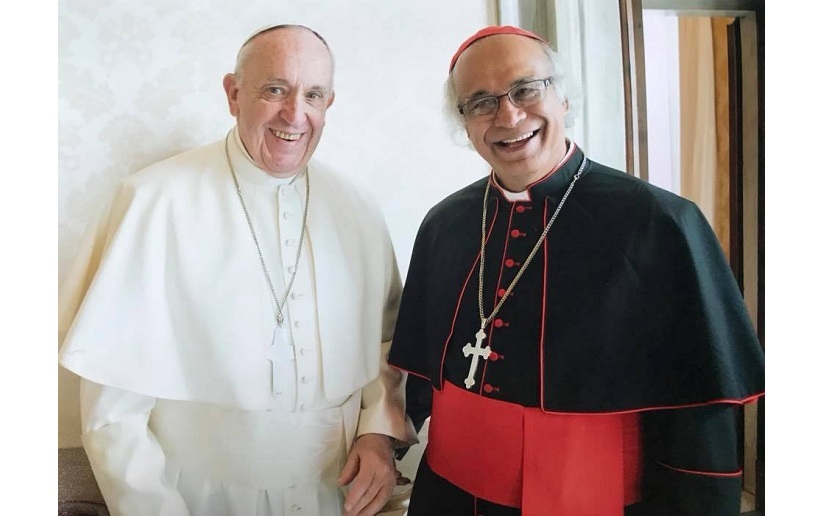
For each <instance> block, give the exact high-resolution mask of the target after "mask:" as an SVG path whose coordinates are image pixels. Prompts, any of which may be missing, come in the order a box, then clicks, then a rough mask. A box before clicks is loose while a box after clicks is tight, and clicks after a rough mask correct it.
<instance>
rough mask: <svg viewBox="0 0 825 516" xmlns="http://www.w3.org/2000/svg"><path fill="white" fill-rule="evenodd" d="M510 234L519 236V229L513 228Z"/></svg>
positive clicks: (515, 236) (514, 236)
mask: <svg viewBox="0 0 825 516" xmlns="http://www.w3.org/2000/svg"><path fill="white" fill-rule="evenodd" d="M510 236H511V237H513V238H518V237H520V236H521V231H519V230H518V229H514V230H512V231H510Z"/></svg>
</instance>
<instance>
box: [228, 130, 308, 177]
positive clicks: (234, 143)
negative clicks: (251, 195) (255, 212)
mask: <svg viewBox="0 0 825 516" xmlns="http://www.w3.org/2000/svg"><path fill="white" fill-rule="evenodd" d="M229 156H230V157H231V158H232V166H233V167H234V168H235V172H236V173H237V174H238V176H239V178H242V179H244V180H245V181H248V182H250V183H252V184H254V185H255V186H257V187H258V188H262V189H264V190H275V189H276V188H278V187H279V186H284V185H288V184H296V183H298V182H299V181H300V180H302V179H303V176H304V173H303V171H302V172H299V173H298V174H297V175H295V176H292V177H286V178H281V177H273V176H271V175H270V174H268V173H267V172H266V171H265V170H263V169H261V168H260V167H259V166H258V165H256V164H255V162H254V161H253V160H252V157H251V156H250V155H249V153H248V152H247V150H246V149H245V148H244V146H243V143H242V142H241V137H240V135H239V134H238V127H237V126H235V127H234V128H233V129H232V134H231V135H229Z"/></svg>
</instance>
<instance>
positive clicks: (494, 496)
mask: <svg viewBox="0 0 825 516" xmlns="http://www.w3.org/2000/svg"><path fill="white" fill-rule="evenodd" d="M432 407H433V410H432V418H431V420H430V430H429V437H428V440H429V442H428V444H427V450H426V453H427V462H428V463H429V465H430V467H431V468H432V470H433V471H434V472H436V473H437V474H438V475H439V476H441V477H443V478H445V479H447V480H448V481H450V482H451V483H453V484H455V485H456V486H458V487H460V488H461V489H463V490H464V491H467V492H469V493H470V494H472V495H473V496H476V497H479V498H482V499H485V500H489V501H491V502H495V503H497V504H500V505H506V506H509V507H521V510H522V515H523V516H547V515H548V514H563V515H564V516H622V515H623V514H624V506H625V505H631V504H633V503H636V502H637V501H638V500H639V483H640V475H641V467H640V458H641V457H640V456H641V449H640V448H641V446H640V442H639V427H638V421H639V420H638V414H636V413H628V414H605V415H600V414H588V415H583V414H558V413H553V414H549V413H545V412H542V410H541V409H538V408H525V407H522V406H521V405H516V404H514V403H508V402H504V401H498V400H494V399H490V398H485V397H484V396H479V395H477V394H475V393H471V392H467V391H465V390H463V389H461V388H458V387H456V386H455V385H453V384H451V383H448V382H445V383H444V389H443V391H441V392H439V391H433V406H432Z"/></svg>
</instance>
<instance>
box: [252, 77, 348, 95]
mask: <svg viewBox="0 0 825 516" xmlns="http://www.w3.org/2000/svg"><path fill="white" fill-rule="evenodd" d="M271 86H288V87H292V85H291V84H290V83H289V81H287V80H285V79H278V78H271V79H267V80H265V81H263V82H262V83H261V85H260V86H259V88H260V89H266V88H269V87H271ZM305 89H306V90H307V91H313V90H317V91H322V92H324V94H325V95H328V94H329V93H330V92H331V91H332V88H330V87H329V86H321V85H320V84H316V85H313V86H310V87H308V88H305Z"/></svg>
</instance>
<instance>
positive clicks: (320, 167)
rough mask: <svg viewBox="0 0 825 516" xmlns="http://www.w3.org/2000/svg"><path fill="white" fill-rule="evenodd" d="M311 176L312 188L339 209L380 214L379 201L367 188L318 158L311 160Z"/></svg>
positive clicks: (374, 214)
mask: <svg viewBox="0 0 825 516" xmlns="http://www.w3.org/2000/svg"><path fill="white" fill-rule="evenodd" d="M308 168H309V178H310V185H311V188H312V190H314V191H316V192H317V193H318V195H319V197H321V198H322V199H323V202H325V203H330V204H332V205H334V206H337V207H338V209H347V210H354V211H355V212H357V213H364V214H367V215H370V216H378V215H380V210H379V208H378V202H377V200H376V199H375V197H374V196H373V194H372V193H371V192H370V191H369V190H367V188H366V187H365V186H364V185H362V184H359V183H357V182H355V181H353V180H351V179H350V178H347V177H345V176H344V175H343V174H341V173H340V172H338V171H337V170H335V169H334V168H332V167H331V166H330V165H328V164H327V163H324V162H322V161H318V160H314V159H313V160H312V161H310V162H309V166H308Z"/></svg>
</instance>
